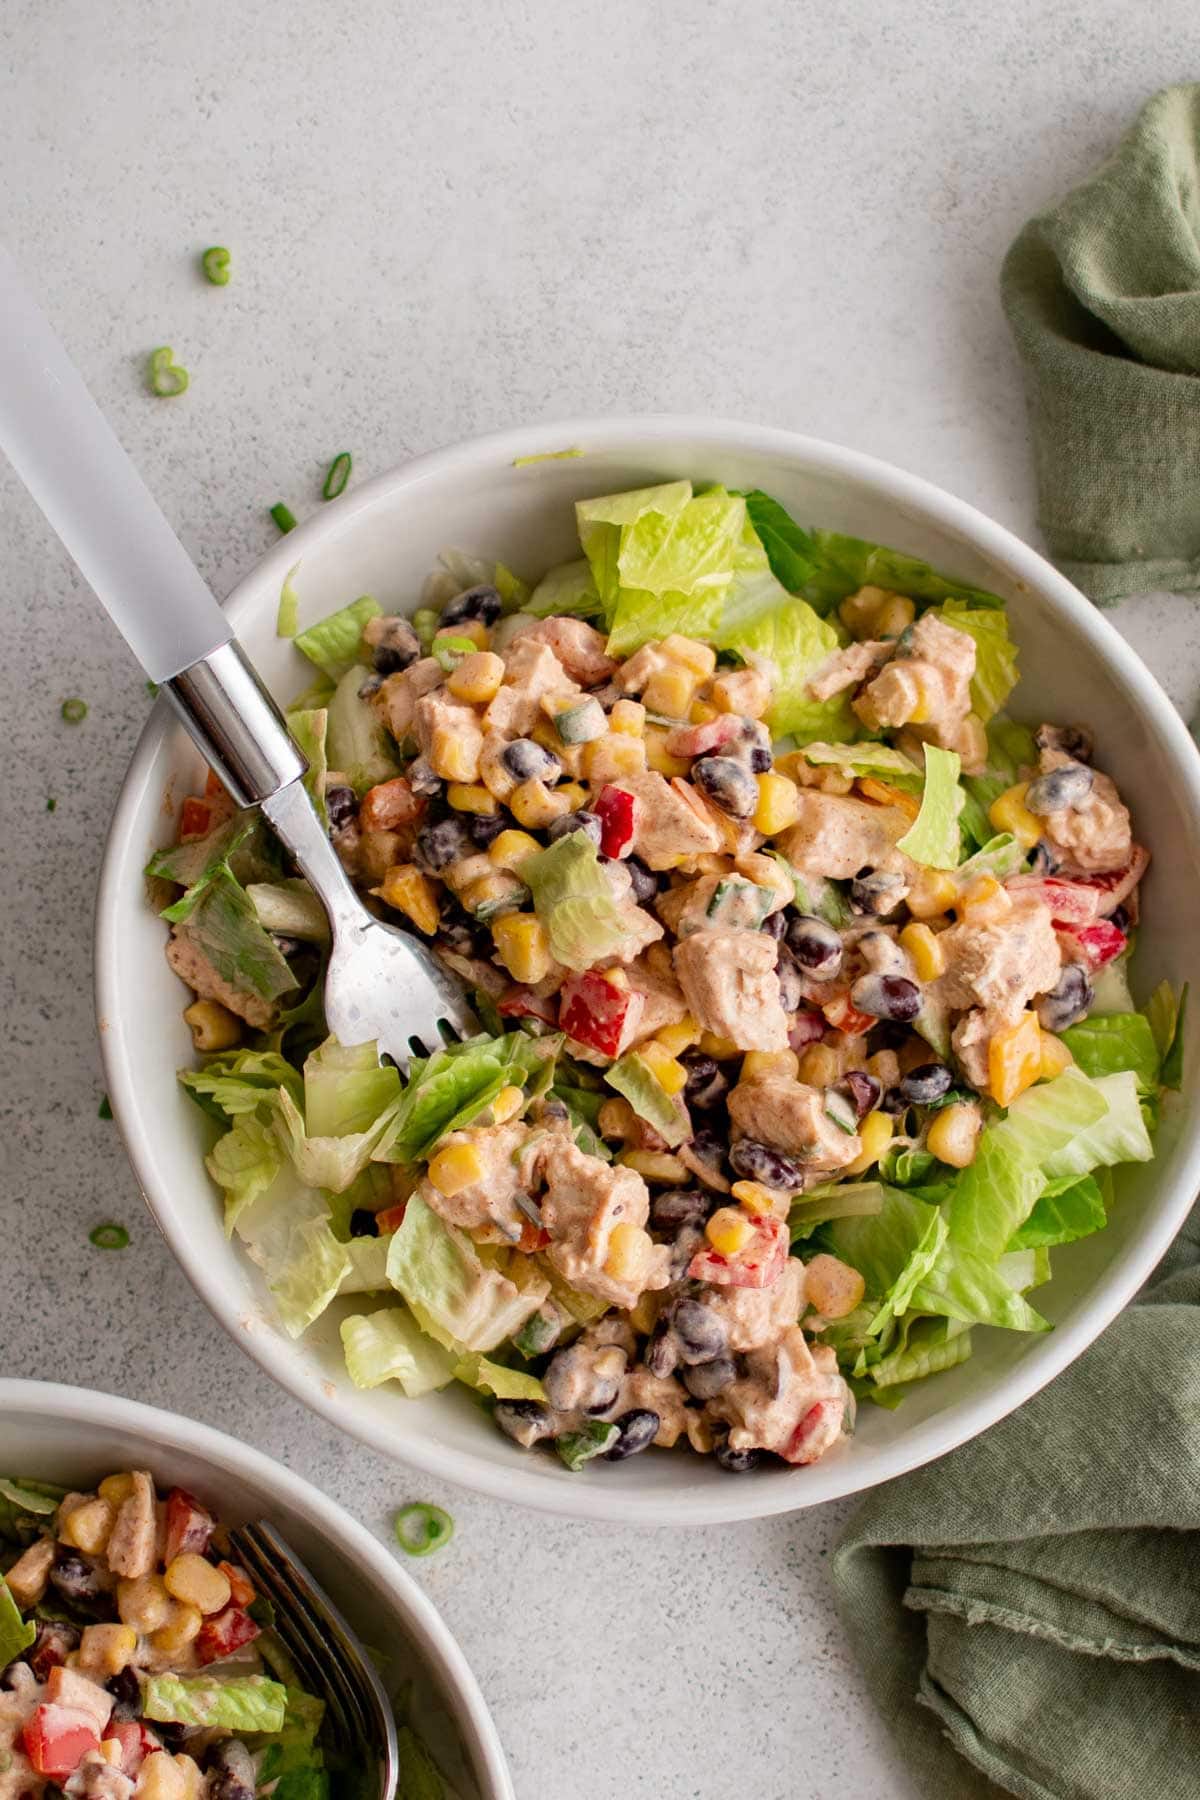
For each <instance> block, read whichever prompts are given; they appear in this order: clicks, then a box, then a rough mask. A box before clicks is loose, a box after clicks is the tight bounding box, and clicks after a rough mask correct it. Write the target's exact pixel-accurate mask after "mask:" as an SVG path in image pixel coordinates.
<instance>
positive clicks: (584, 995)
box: [559, 969, 644, 1056]
mask: <svg viewBox="0 0 1200 1800" xmlns="http://www.w3.org/2000/svg"><path fill="white" fill-rule="evenodd" d="M635 998H636V999H637V1000H638V1001H639V1002H641V996H640V995H636V996H635V994H634V991H633V989H632V988H628V987H618V986H617V984H616V982H615V981H610V980H609V979H608V977H607V975H601V974H599V973H598V972H597V971H596V970H595V969H588V970H587V971H586V973H585V974H583V975H573V976H572V977H571V978H570V980H569V981H566V982H564V983H563V988H562V995H561V1001H562V1004H561V1007H560V1010H559V1023H560V1025H561V1026H562V1029H563V1030H564V1031H565V1032H566V1034H567V1036H568V1037H571V1038H574V1039H575V1042H576V1043H577V1044H585V1045H586V1046H587V1048H588V1049H589V1050H598V1051H599V1052H600V1054H601V1056H616V1055H617V1054H618V1052H619V1050H620V1046H621V1033H622V1032H623V1031H624V1029H625V1020H626V1017H627V1015H628V1013H629V1009H630V1007H631V1006H632V1005H633V1003H634V1000H635ZM643 1004H644V1003H643Z"/></svg>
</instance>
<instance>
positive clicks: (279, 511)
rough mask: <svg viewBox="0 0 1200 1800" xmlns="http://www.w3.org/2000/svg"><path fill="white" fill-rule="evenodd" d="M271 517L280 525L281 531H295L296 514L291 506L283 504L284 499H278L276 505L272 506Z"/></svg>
mask: <svg viewBox="0 0 1200 1800" xmlns="http://www.w3.org/2000/svg"><path fill="white" fill-rule="evenodd" d="M271 517H272V518H273V519H274V521H275V523H276V524H277V525H278V527H279V529H280V531H295V529H296V515H295V513H294V512H293V511H292V509H291V507H290V506H285V505H284V504H283V501H282V500H277V501H276V502H275V505H274V506H273V507H272V508H271Z"/></svg>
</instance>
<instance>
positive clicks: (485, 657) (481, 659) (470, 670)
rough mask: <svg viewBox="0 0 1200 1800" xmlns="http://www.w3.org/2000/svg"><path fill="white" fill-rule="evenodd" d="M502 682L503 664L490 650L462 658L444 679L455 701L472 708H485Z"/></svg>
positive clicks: (479, 651)
mask: <svg viewBox="0 0 1200 1800" xmlns="http://www.w3.org/2000/svg"><path fill="white" fill-rule="evenodd" d="M503 680H504V664H503V662H502V661H501V660H500V658H499V657H498V656H497V655H496V654H495V653H494V652H493V651H491V650H477V651H476V652H475V654H474V656H464V657H463V659H462V661H461V662H460V663H459V665H458V667H457V668H456V669H451V671H450V673H449V675H447V677H446V687H447V689H448V690H449V692H450V693H452V694H453V695H454V698H455V699H456V700H466V701H468V702H469V704H470V705H472V706H485V705H486V704H487V702H488V701H489V700H494V699H495V697H496V695H497V694H498V693H499V692H500V683H501V682H502V681H503Z"/></svg>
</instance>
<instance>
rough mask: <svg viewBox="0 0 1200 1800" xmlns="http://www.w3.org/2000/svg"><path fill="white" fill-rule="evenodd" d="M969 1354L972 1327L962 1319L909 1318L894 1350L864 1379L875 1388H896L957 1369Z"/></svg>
mask: <svg viewBox="0 0 1200 1800" xmlns="http://www.w3.org/2000/svg"><path fill="white" fill-rule="evenodd" d="M970 1354H971V1328H970V1326H969V1325H967V1324H965V1323H964V1322H963V1321H962V1320H961V1319H945V1318H940V1319H938V1318H925V1317H918V1318H913V1317H911V1316H910V1317H909V1318H907V1319H906V1320H905V1331H904V1334H903V1338H902V1340H901V1342H900V1343H898V1344H897V1345H896V1347H895V1349H894V1350H890V1351H889V1352H888V1354H887V1355H886V1356H883V1357H881V1358H880V1360H879V1361H878V1362H877V1363H873V1364H871V1365H870V1366H869V1367H868V1369H867V1370H866V1376H867V1379H868V1380H870V1381H873V1382H874V1383H875V1386H876V1387H878V1388H891V1387H899V1386H901V1385H904V1384H907V1383H908V1382H910V1381H923V1380H924V1379H925V1378H926V1376H928V1375H940V1374H941V1372H942V1370H943V1369H953V1368H957V1366H958V1364H959V1363H962V1362H966V1360H967V1358H968V1357H969V1356H970Z"/></svg>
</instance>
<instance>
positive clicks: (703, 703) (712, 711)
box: [688, 700, 717, 725]
mask: <svg viewBox="0 0 1200 1800" xmlns="http://www.w3.org/2000/svg"><path fill="white" fill-rule="evenodd" d="M716 717H717V709H716V707H715V706H710V705H709V704H708V701H707V700H693V701H692V704H691V705H690V706H689V707H688V722H689V724H692V725H711V724H712V722H713V720H714V719H715V718H716Z"/></svg>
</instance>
